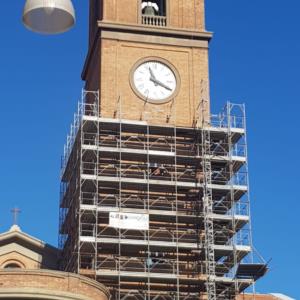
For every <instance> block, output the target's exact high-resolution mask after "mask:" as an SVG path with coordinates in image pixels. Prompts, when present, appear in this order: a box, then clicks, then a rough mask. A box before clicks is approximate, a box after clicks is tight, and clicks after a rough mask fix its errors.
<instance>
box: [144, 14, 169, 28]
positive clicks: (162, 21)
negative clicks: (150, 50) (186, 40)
mask: <svg viewBox="0 0 300 300" xmlns="http://www.w3.org/2000/svg"><path fill="white" fill-rule="evenodd" d="M142 24H144V25H150V26H159V27H166V26H167V17H165V16H150V15H142Z"/></svg>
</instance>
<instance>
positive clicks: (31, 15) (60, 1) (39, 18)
mask: <svg viewBox="0 0 300 300" xmlns="http://www.w3.org/2000/svg"><path fill="white" fill-rule="evenodd" d="M23 24H24V25H25V27H27V28H28V29H29V30H32V31H34V32H38V33H44V34H56V33H62V32H65V31H67V30H69V29H70V28H71V27H73V25H74V24H75V11H74V7H73V4H72V1H71V0H26V3H25V7H24V11H23Z"/></svg>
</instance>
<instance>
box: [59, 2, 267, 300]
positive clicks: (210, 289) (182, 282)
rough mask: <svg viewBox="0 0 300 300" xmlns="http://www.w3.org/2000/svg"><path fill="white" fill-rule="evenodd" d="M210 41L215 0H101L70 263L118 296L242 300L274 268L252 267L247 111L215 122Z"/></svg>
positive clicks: (70, 176) (66, 165) (68, 243)
mask: <svg viewBox="0 0 300 300" xmlns="http://www.w3.org/2000/svg"><path fill="white" fill-rule="evenodd" d="M211 36H212V34H211V33H209V32H207V31H206V30H205V23H204V0H152V1H146V0H90V18H89V49H88V54H87V58H86V61H85V65H84V69H83V72H82V78H83V80H84V81H85V91H84V92H83V101H82V102H81V103H80V104H79V109H78V113H77V114H76V115H75V119H74V124H73V125H72V127H71V134H70V135H69V136H68V139H67V144H66V146H65V149H64V155H63V160H62V170H61V197H60V249H61V251H62V260H61V263H60V265H61V269H62V270H64V271H68V272H75V273H79V274H81V275H86V276H89V277H91V278H94V279H96V280H98V281H99V282H101V283H103V284H105V285H106V286H107V287H108V288H109V290H110V293H111V295H112V300H200V299H201V300H202V299H203V300H207V299H208V300H219V299H220V300H221V299H222V300H235V299H236V295H237V294H239V293H240V292H242V291H243V290H245V289H247V288H248V287H249V286H251V285H252V284H253V282H254V281H255V280H256V279H257V278H259V277H260V276H262V275H263V274H262V273H263V272H264V271H265V268H264V266H261V265H255V266H252V265H251V266H250V265H247V264H246V265H245V264H244V265H241V261H242V260H243V259H244V258H245V257H247V256H248V255H250V254H251V251H252V245H251V241H252V239H251V226H250V216H249V198H248V182H247V151H246V131H245V111H244V106H243V105H234V104H230V103H229V104H228V105H227V108H226V109H225V110H224V111H223V112H222V113H221V114H219V115H217V117H216V118H217V119H213V118H212V117H211V115H210V99H209V88H208V86H209V76H208V44H209V40H210V39H211ZM232 113H234V114H236V115H234V116H233V115H231V114H232ZM251 272H252V273H251ZM258 272H260V274H258Z"/></svg>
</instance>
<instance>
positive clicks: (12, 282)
mask: <svg viewBox="0 0 300 300" xmlns="http://www.w3.org/2000/svg"><path fill="white" fill-rule="evenodd" d="M58 257H59V251H58V249H57V248H54V247H52V246H50V245H47V244H45V243H44V242H42V241H40V240H38V239H36V238H34V237H32V236H30V235H28V234H26V233H24V232H22V231H21V229H20V228H19V227H18V226H16V225H14V226H13V227H12V228H11V229H10V230H9V231H8V232H5V233H3V234H0V299H14V300H22V299H32V300H35V299H44V300H65V299H69V300H108V299H109V297H110V295H109V292H108V290H107V289H106V287H105V286H104V285H102V284H100V283H98V282H96V281H94V280H91V279H89V278H86V277H83V276H80V275H77V274H70V273H65V272H60V271H58Z"/></svg>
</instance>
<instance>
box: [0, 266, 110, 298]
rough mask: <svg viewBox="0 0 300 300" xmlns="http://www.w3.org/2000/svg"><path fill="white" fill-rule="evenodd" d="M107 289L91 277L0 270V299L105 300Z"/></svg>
mask: <svg viewBox="0 0 300 300" xmlns="http://www.w3.org/2000/svg"><path fill="white" fill-rule="evenodd" d="M109 296H110V294H109V292H108V290H107V288H106V287H105V286H104V285H103V284H101V283H99V282H97V281H94V280H92V279H89V278H87V277H84V276H80V275H77V274H72V273H65V272H59V271H50V270H24V269H22V270H21V269H16V270H14V269H7V270H0V299H13V298H22V299H49V300H62V299H70V300H96V299H97V300H98V299H99V300H107V299H108V298H109Z"/></svg>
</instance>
